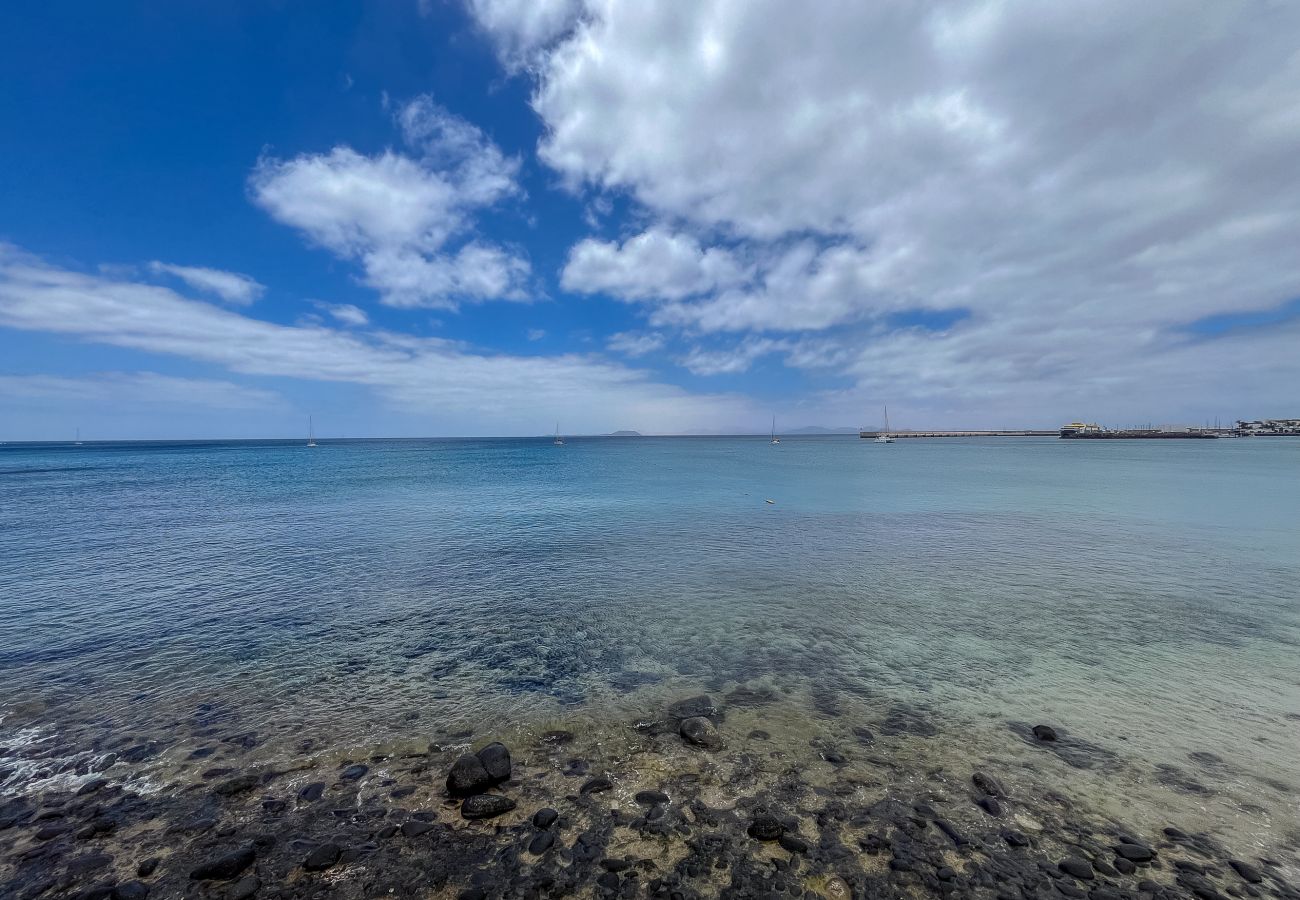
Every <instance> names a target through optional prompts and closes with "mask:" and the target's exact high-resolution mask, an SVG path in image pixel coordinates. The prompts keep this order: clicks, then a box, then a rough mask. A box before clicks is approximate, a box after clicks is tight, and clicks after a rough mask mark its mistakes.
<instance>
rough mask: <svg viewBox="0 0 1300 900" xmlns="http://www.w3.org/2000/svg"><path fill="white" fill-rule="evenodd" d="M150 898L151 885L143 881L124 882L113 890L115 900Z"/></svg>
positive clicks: (142, 899)
mask: <svg viewBox="0 0 1300 900" xmlns="http://www.w3.org/2000/svg"><path fill="white" fill-rule="evenodd" d="M148 896H149V885H147V884H145V883H144V882H143V881H124V882H122V883H121V884H119V885H118V886H117V887H115V888H113V900H144V898H145V897H148Z"/></svg>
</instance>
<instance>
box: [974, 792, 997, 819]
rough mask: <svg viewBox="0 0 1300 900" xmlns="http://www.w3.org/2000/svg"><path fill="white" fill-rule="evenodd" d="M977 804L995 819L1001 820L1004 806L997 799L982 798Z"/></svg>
mask: <svg viewBox="0 0 1300 900" xmlns="http://www.w3.org/2000/svg"><path fill="white" fill-rule="evenodd" d="M975 802H976V804H977V805H978V806H979V808H980V809H982V810H984V811H985V812H986V813H988V814H989V815H990V816H992V817H993V818H995V819H997V818H1001V816H1002V804H1001V803H999V802H998V798H997V797H980V798H979V799H978V800H976V801H975Z"/></svg>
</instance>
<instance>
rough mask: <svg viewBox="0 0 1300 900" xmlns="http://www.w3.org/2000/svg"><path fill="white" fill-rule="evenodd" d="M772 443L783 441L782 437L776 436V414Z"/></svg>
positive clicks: (773, 423)
mask: <svg viewBox="0 0 1300 900" xmlns="http://www.w3.org/2000/svg"><path fill="white" fill-rule="evenodd" d="M772 443H774V444H779V443H781V439H780V438H779V437H777V436H776V416H773V417H772Z"/></svg>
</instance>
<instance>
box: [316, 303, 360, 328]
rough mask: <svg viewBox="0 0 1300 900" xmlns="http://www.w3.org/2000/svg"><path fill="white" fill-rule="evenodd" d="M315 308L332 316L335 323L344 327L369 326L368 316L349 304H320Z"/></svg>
mask: <svg viewBox="0 0 1300 900" xmlns="http://www.w3.org/2000/svg"><path fill="white" fill-rule="evenodd" d="M316 306H317V307H318V308H320V309H323V310H324V311H325V312H327V313H329V314H330V315H331V316H333V317H334V318H335V319H336V320H337V321H339V322H342V323H343V324H344V325H355V326H357V327H358V328H360V327H361V326H363V325H369V324H370V316H368V315H366V311H365V310H364V309H362V308H361V307H359V306H354V305H353V304H351V303H321V302H318V303H317V304H316Z"/></svg>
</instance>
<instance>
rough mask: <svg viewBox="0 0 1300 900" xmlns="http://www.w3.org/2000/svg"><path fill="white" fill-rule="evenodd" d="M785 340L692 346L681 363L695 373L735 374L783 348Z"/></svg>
mask: <svg viewBox="0 0 1300 900" xmlns="http://www.w3.org/2000/svg"><path fill="white" fill-rule="evenodd" d="M785 346H786V345H785V342H783V341H774V340H771V339H768V338H751V339H749V340H746V341H742V342H740V343H739V344H735V345H732V346H730V347H723V348H717V349H709V348H705V347H692V348H691V350H690V352H688V353H687V354H686V355H685V356H684V357H682V360H681V363H682V365H683V366H685V367H686V368H687V369H688V370H690V371H691V372H693V373H694V374H696V375H736V374H739V373H741V372H746V371H748V370H749V367H750V366H752V365H753V364H754V361H755V360H756V359H758V358H759V357H761V356H767V355H768V354H769V353H775V352H776V351H777V350H781V349H784V348H785Z"/></svg>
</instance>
